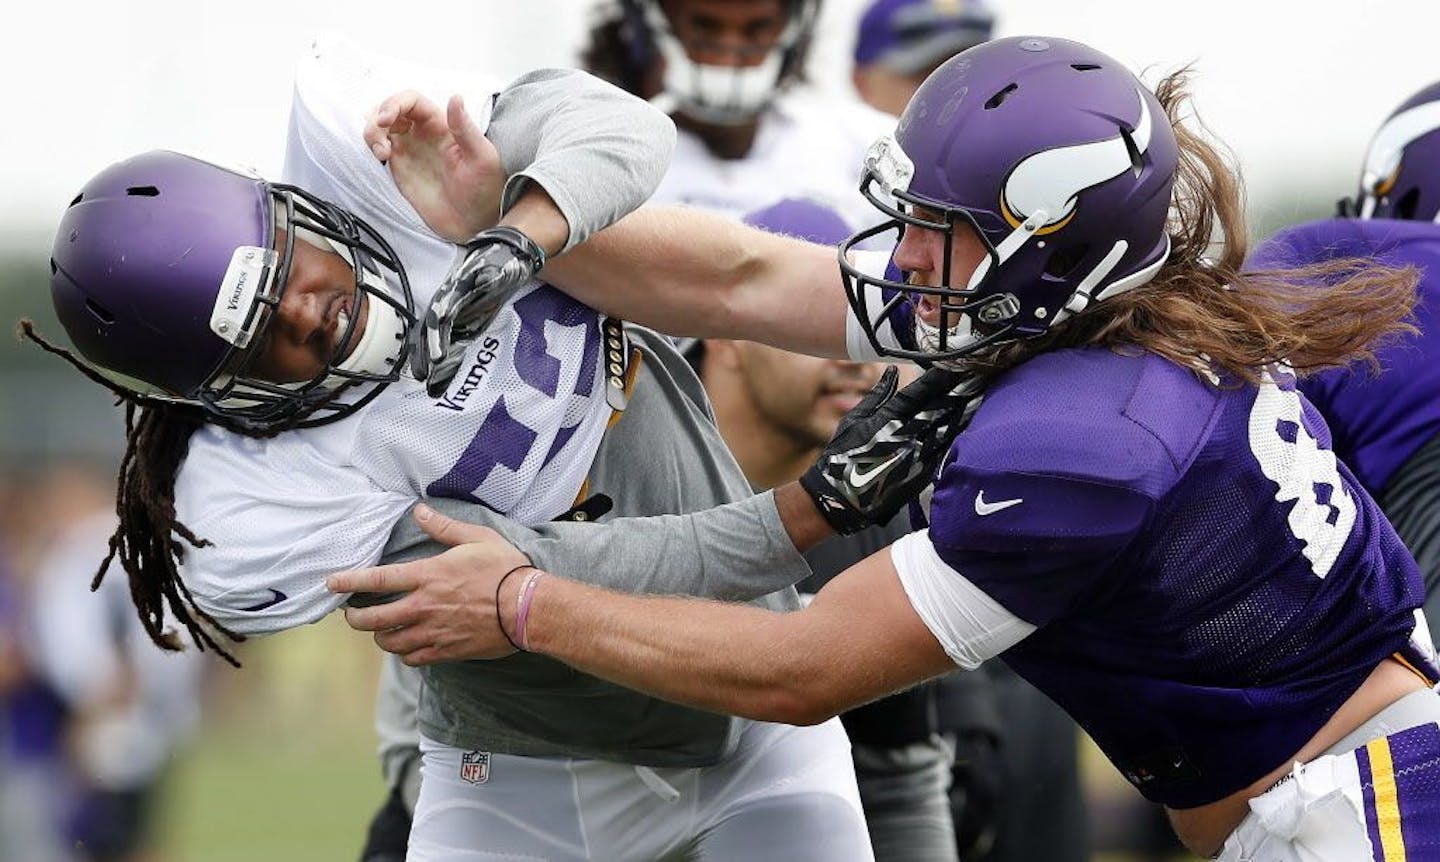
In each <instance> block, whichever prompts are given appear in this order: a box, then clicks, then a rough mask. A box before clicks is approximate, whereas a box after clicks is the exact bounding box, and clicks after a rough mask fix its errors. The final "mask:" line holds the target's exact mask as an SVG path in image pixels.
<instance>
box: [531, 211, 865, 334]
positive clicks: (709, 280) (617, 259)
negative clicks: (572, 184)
mask: <svg viewBox="0 0 1440 862" xmlns="http://www.w3.org/2000/svg"><path fill="white" fill-rule="evenodd" d="M543 277H544V278H545V280H546V281H548V282H550V283H551V284H554V285H555V286H556V287H559V288H560V289H561V290H564V291H566V292H567V293H570V294H571V295H572V296H574V297H576V298H577V299H580V300H581V301H582V302H585V303H586V304H587V305H590V306H592V307H594V308H597V309H600V310H601V311H604V312H606V313H608V314H614V315H617V316H619V317H623V318H625V319H627V320H633V321H635V322H637V323H640V324H643V325H645V326H649V327H652V328H654V329H658V330H660V331H662V332H666V333H669V334H672V335H692V336H695V337H700V338H734V339H744V340H748V341H759V342H762V343H765V344H770V345H772V346H775V347H780V348H782V349H785V350H793V351H797V352H802V353H810V354H813V355H817V356H844V355H845V309H846V303H845V296H844V291H843V288H842V286H841V283H840V274H839V268H838V267H837V266H836V264H835V252H834V250H833V249H830V248H828V247H826V246H819V245H814V244H811V243H806V242H801V241H800V240H796V239H791V238H788V237H781V236H776V235H773V234H767V233H765V232H763V231H759V230H755V229H753V228H749V227H746V226H745V225H742V224H739V223H737V222H733V221H731V220H729V219H726V218H724V217H721V216H718V215H714V214H711V213H705V212H702V211H700V210H697V209H693V208H688V207H651V206H645V207H641V208H640V209H638V210H636V211H635V212H634V213H631V214H630V215H629V216H627V217H625V218H623V219H621V220H620V221H619V222H616V223H615V224H614V225H612V226H611V227H609V228H607V229H605V230H603V231H601V232H600V233H598V234H596V235H595V236H593V237H591V238H590V240H589V241H587V242H586V243H585V244H584V245H582V246H579V247H577V248H575V249H573V250H572V251H571V252H569V253H568V254H566V255H564V256H563V257H559V258H556V259H555V260H554V261H553V262H551V263H550V264H549V265H547V266H546V267H545V270H544V272H543Z"/></svg>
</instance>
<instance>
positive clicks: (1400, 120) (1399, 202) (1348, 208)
mask: <svg viewBox="0 0 1440 862" xmlns="http://www.w3.org/2000/svg"><path fill="white" fill-rule="evenodd" d="M1340 214H1341V215H1353V216H1358V217H1359V218H1396V219H1410V220H1413V221H1430V222H1433V221H1440V83H1435V84H1431V85H1430V86H1428V87H1426V88H1425V89H1423V90H1421V91H1420V92H1418V93H1416V94H1415V95H1413V96H1411V97H1410V98H1409V99H1406V100H1405V102H1404V104H1402V105H1401V106H1400V107H1398V108H1396V109H1395V111H1394V113H1392V114H1391V115H1390V116H1389V117H1387V118H1386V119H1385V122H1384V123H1382V124H1381V125H1380V129H1379V131H1377V132H1376V133H1375V137H1374V138H1372V139H1371V141H1370V147H1369V149H1368V150H1366V152H1365V165H1364V167H1363V168H1361V172H1360V192H1359V194H1358V195H1357V196H1356V199H1355V200H1354V201H1350V200H1348V199H1347V200H1343V201H1341V202H1340Z"/></svg>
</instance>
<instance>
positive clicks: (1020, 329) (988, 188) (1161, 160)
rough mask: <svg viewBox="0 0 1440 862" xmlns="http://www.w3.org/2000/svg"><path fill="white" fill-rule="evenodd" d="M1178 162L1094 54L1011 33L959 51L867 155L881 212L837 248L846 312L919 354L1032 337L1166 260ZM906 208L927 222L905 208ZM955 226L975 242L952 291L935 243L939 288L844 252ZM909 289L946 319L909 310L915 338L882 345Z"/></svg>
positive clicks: (1126, 86) (1120, 80) (1140, 90)
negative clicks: (899, 234) (885, 236)
mask: <svg viewBox="0 0 1440 862" xmlns="http://www.w3.org/2000/svg"><path fill="white" fill-rule="evenodd" d="M1178 161H1179V147H1178V145H1177V144H1176V140H1175V134H1174V130H1173V129H1171V127H1170V122H1169V118H1168V117H1167V116H1166V114H1165V111H1164V109H1163V108H1162V107H1161V105H1160V103H1159V101H1158V100H1157V99H1156V98H1155V96H1154V94H1152V93H1151V92H1150V90H1149V89H1148V88H1146V87H1145V85H1144V84H1142V83H1141V82H1140V81H1139V80H1138V79H1137V78H1136V77H1135V75H1134V74H1132V73H1131V72H1130V71H1129V70H1128V69H1126V68H1125V67H1124V66H1123V65H1121V64H1120V63H1119V62H1118V61H1116V60H1114V59H1112V58H1111V57H1108V56H1106V55H1105V54H1102V53H1100V52H1099V51H1096V50H1094V49H1093V48H1090V47H1088V46H1085V45H1082V44H1080V43H1078V42H1071V41H1068V40H1065V39H1051V38H1036V37H1014V38H1008V39H998V40H994V41H991V42H986V43H984V44H981V45H978V46H976V47H974V48H971V49H969V50H967V51H965V52H963V53H961V54H958V55H956V56H955V57H953V58H951V59H950V60H948V61H947V62H946V63H944V64H943V65H942V66H940V67H939V68H938V69H936V70H935V72H934V73H933V74H932V75H930V77H929V78H927V79H926V80H925V83H924V84H923V85H921V87H920V89H919V90H918V91H916V93H915V95H914V96H913V97H912V98H911V100H910V103H909V105H908V106H907V107H906V109H905V112H904V113H903V114H902V115H901V116H900V122H899V125H898V127H897V129H896V134H895V136H894V137H893V138H891V137H888V136H887V137H885V138H882V139H881V140H880V141H877V142H876V144H875V145H874V146H873V147H872V148H871V150H870V153H869V154H868V155H867V156H866V158H865V167H864V174H863V178H862V180H861V192H862V193H863V194H864V195H865V196H866V197H867V198H868V199H869V200H870V202H871V203H872V204H874V205H875V206H876V207H877V208H879V209H880V210H881V211H882V212H884V213H885V214H886V215H888V216H889V217H890V220H889V221H886V222H884V223H882V224H880V225H877V226H875V227H873V228H870V229H869V230H866V231H862V232H861V233H859V234H856V235H855V236H853V237H851V238H850V239H849V240H847V241H846V242H845V243H843V244H842V245H841V254H840V265H841V269H842V271H843V274H844V280H845V283H846V292H847V293H848V294H849V297H850V301H851V304H852V306H853V307H854V310H855V312H856V315H857V317H858V318H859V320H860V322H861V324H862V326H863V327H864V328H865V330H866V332H867V333H868V335H869V336H870V339H871V342H872V343H873V344H874V345H875V347H876V349H877V350H879V351H880V352H881V353H882V354H888V355H893V356H902V357H905V358H910V359H918V360H922V361H940V360H946V359H954V358H957V357H960V356H964V355H965V354H968V353H972V352H974V351H975V350H977V349H979V348H981V347H983V346H986V345H989V344H995V343H998V342H1001V341H1008V340H1013V339H1017V338H1025V337H1030V336H1035V335H1039V334H1041V333H1043V332H1045V331H1046V330H1047V329H1048V328H1049V327H1051V326H1053V325H1055V324H1057V323H1060V322H1061V321H1063V320H1065V319H1066V318H1068V317H1070V316H1071V315H1073V314H1076V313H1079V312H1080V311H1083V310H1084V309H1085V308H1086V307H1088V306H1089V305H1091V304H1093V303H1095V302H1098V301H1101V300H1104V299H1106V298H1108V297H1111V296H1114V295H1116V294H1118V293H1121V292H1122V291H1126V290H1130V289H1132V288H1135V287H1137V286H1139V285H1141V284H1144V283H1145V282H1147V281H1149V280H1150V279H1151V278H1153V277H1154V275H1155V273H1156V272H1157V271H1158V270H1159V269H1160V267H1161V265H1163V264H1164V263H1165V260H1166V258H1167V257H1168V255H1169V249H1170V241H1169V237H1168V235H1167V234H1166V229H1165V228H1166V221H1167V218H1168V215H1169V210H1170V192H1171V188H1172V186H1173V184H1174V180H1175V173H1176V168H1177V166H1178ZM917 205H918V206H923V207H925V208H926V209H928V210H930V211H931V212H933V213H935V214H936V217H935V218H934V219H933V220H927V219H922V218H919V217H917V216H916V215H915V214H914V212H913V207H915V206H917ZM960 222H967V223H969V224H970V225H971V226H973V227H974V228H975V230H976V232H977V233H978V234H979V236H980V238H981V239H982V241H983V242H984V244H985V247H986V251H987V252H988V257H986V258H985V259H983V260H982V261H981V262H980V265H979V266H978V267H977V268H976V270H975V272H974V274H973V275H971V277H970V278H969V279H968V280H967V281H966V282H965V283H963V284H960V285H954V286H952V285H951V276H950V255H951V250H950V244H949V243H948V242H947V244H946V247H945V259H944V266H943V271H942V272H941V282H940V286H939V287H920V286H914V287H912V286H910V285H907V284H905V283H904V277H903V276H904V274H903V273H901V274H900V275H901V277H900V278H873V277H869V276H866V275H865V274H863V273H861V272H860V271H859V270H857V269H856V268H855V267H853V266H851V265H850V264H849V263H848V262H847V260H846V252H848V251H849V250H851V249H852V248H854V247H856V246H857V245H860V244H861V243H864V242H865V241H866V240H869V239H870V238H871V237H874V236H877V235H879V234H881V233H883V232H885V231H888V230H895V229H899V230H902V231H903V230H916V229H921V230H936V231H942V232H944V233H946V234H947V235H949V234H950V232H951V229H952V227H953V226H954V225H957V224H959V223H960ZM891 272H892V273H893V272H894V268H893V266H892V268H891ZM888 274H890V273H887V275H888ZM914 294H930V295H933V296H935V297H936V298H937V300H938V301H939V303H940V306H941V309H942V311H943V312H946V316H945V317H944V320H947V321H949V322H950V325H949V326H948V327H946V328H939V327H933V326H927V325H926V324H924V322H923V321H921V320H920V318H919V316H918V315H915V316H914V319H915V344H914V347H913V348H909V347H905V348H895V347H893V346H886V345H885V344H884V343H882V341H881V339H880V338H878V337H877V335H876V331H877V329H878V328H879V327H880V326H881V325H882V324H883V323H884V322H885V321H887V320H889V321H892V322H893V321H895V320H896V319H897V317H904V316H905V314H903V312H906V311H907V309H906V308H905V306H906V305H907V304H908V303H909V302H910V301H911V300H910V297H911V296H913V295H914ZM897 312H902V314H897Z"/></svg>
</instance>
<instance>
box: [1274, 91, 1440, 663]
mask: <svg viewBox="0 0 1440 862" xmlns="http://www.w3.org/2000/svg"><path fill="white" fill-rule="evenodd" d="M1437 220H1440V83H1432V84H1430V85H1429V86H1427V87H1424V88H1423V89H1421V90H1419V91H1417V92H1416V93H1414V94H1413V95H1411V96H1410V97H1409V98H1408V99H1406V100H1405V101H1404V102H1403V103H1401V104H1400V106H1399V107H1397V108H1396V109H1395V110H1394V111H1393V112H1391V114H1390V116H1389V117H1387V118H1386V119H1385V121H1384V122H1383V123H1382V124H1381V125H1380V128H1379V129H1378V130H1377V131H1376V133H1375V136H1374V138H1373V139H1372V140H1371V142H1370V146H1369V148H1368V150H1367V151H1366V153H1365V160H1364V164H1363V166H1362V168H1361V173H1360V184H1359V190H1358V193H1357V195H1356V197H1355V198H1354V199H1346V200H1342V201H1341V202H1340V211H1339V214H1338V216H1337V217H1335V218H1328V219H1320V220H1317V221H1311V222H1306V223H1304V224H1300V225H1295V226H1293V227H1290V228H1286V229H1285V230H1282V231H1280V232H1278V233H1277V234H1275V235H1274V236H1273V237H1271V238H1270V239H1269V240H1267V241H1266V242H1265V243H1263V244H1262V245H1261V246H1260V247H1258V248H1257V249H1256V250H1255V253H1254V254H1253V255H1252V256H1251V259H1250V262H1249V266H1250V268H1252V269H1256V270H1260V269H1269V268H1276V267H1285V266H1299V265H1303V264H1312V263H1323V262H1325V261H1330V260H1337V259H1340V258H1346V257H1366V258H1374V259H1377V260H1379V261H1381V262H1384V263H1387V264H1390V265H1393V266H1412V267H1415V268H1416V269H1417V270H1419V272H1420V274H1421V281H1420V292H1421V296H1422V302H1421V303H1420V304H1419V305H1418V306H1417V307H1416V309H1415V323H1416V324H1417V326H1418V327H1419V330H1420V332H1419V334H1418V336H1417V337H1415V338H1405V339H1399V340H1396V341H1394V342H1392V343H1391V344H1390V345H1389V346H1387V347H1386V348H1385V349H1384V350H1382V351H1381V352H1380V354H1379V364H1380V369H1379V370H1380V372H1381V373H1379V374H1378V375H1377V374H1374V373H1370V369H1367V368H1363V367H1357V368H1348V369H1337V370H1334V371H1327V372H1325V373H1322V374H1317V375H1315V376H1313V377H1310V378H1306V379H1303V380H1301V382H1300V388H1301V390H1302V391H1303V392H1304V393H1305V395H1306V397H1307V398H1309V399H1310V401H1311V402H1312V403H1313V404H1314V405H1315V406H1316V408H1318V409H1319V410H1320V412H1321V413H1323V414H1324V416H1325V420H1326V422H1328V423H1329V425H1330V430H1331V432H1332V433H1333V434H1334V435H1335V453H1336V454H1337V455H1339V456H1340V458H1341V460H1343V461H1344V462H1345V464H1346V465H1348V466H1349V467H1350V469H1351V470H1352V471H1353V472H1354V474H1355V477H1356V478H1357V479H1358V480H1359V481H1360V483H1361V484H1362V485H1364V486H1365V489H1366V490H1367V491H1369V492H1370V493H1371V495H1372V496H1374V497H1375V500H1376V502H1377V503H1379V504H1380V508H1381V509H1382V510H1383V511H1384V512H1385V516H1386V517H1387V518H1389V519H1390V522H1391V523H1392V524H1394V525H1395V531H1396V532H1397V533H1399V534H1400V538H1401V539H1402V540H1403V541H1404V542H1405V545H1406V547H1408V548H1409V549H1410V552H1411V553H1412V554H1414V555H1415V559H1416V561H1417V562H1418V563H1419V564H1420V570H1421V572H1422V573H1423V574H1424V576H1425V596H1426V598H1425V607H1424V610H1425V616H1426V618H1427V620H1428V622H1429V626H1430V632H1431V636H1432V638H1434V637H1435V635H1436V633H1437V631H1440V629H1437V626H1440V322H1437V320H1436V315H1437V314H1440V224H1437V223H1436V222H1437Z"/></svg>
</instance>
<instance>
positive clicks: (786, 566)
mask: <svg viewBox="0 0 1440 862" xmlns="http://www.w3.org/2000/svg"><path fill="white" fill-rule="evenodd" d="M426 502H427V503H429V504H430V505H431V506H432V507H433V508H435V509H437V510H439V511H441V512H444V513H445V514H447V515H450V516H451V517H453V518H458V519H461V520H466V521H470V522H472V523H476V524H481V525H483V526H486V527H490V528H491V529H493V530H495V531H496V532H498V533H500V534H501V535H503V536H504V537H505V538H506V539H508V540H509V541H510V542H511V543H512V544H514V545H515V546H516V547H518V548H519V549H520V550H521V551H522V552H524V553H525V554H526V555H528V556H529V557H530V559H531V561H532V562H534V563H535V565H537V566H539V567H541V568H543V569H545V570H546V571H551V572H554V573H556V574H559V575H564V576H565V577H568V578H573V579H575V580H578V581H584V582H586V583H590V584H595V585H597V586H601V587H607V588H609V589H614V590H623V591H625V592H631V593H662V594H683V595H691V596H701V597H704V598H713V599H722V600H726V601H748V600H750V599H754V598H758V597H760V596H763V595H767V594H769V593H773V592H775V591H777V590H781V589H784V588H785V587H788V586H790V585H792V584H794V583H796V582H797V581H799V580H801V579H802V578H804V577H806V576H807V575H809V574H810V568H809V566H807V565H806V563H805V558H804V557H802V556H801V555H800V553H799V552H798V551H796V550H795V546H794V545H793V544H792V543H791V541H790V536H789V534H788V533H786V532H785V527H784V525H783V524H782V523H781V521H780V514H779V512H778V511H777V510H776V508H775V496H774V494H773V493H770V492H766V493H764V494H757V495H755V496H753V497H749V498H746V499H744V500H740V501H739V502H735V503H729V504H727V505H724V506H719V507H716V508H714V509H707V510H705V511H703V512H693V513H690V514H686V515H657V516H654V517H649V518H616V519H615V520H613V521H609V522H607V523H603V524H589V523H575V522H570V521H557V522H552V523H548V524H543V525H541V526H539V527H536V528H534V529H530V528H526V527H522V526H520V525H519V524H516V523H514V522H512V521H508V520H506V519H505V518H504V517H502V516H500V515H498V514H496V513H494V512H491V511H489V510H487V509H484V508H482V507H480V506H474V505H471V504H468V503H463V502H458V501H455V500H444V499H432V500H427V501H426ZM441 550H444V549H443V548H441V547H439V546H438V545H436V543H434V542H432V541H430V539H429V537H428V536H426V535H425V534H424V533H422V532H420V530H419V528H418V527H417V526H416V525H415V522H414V519H412V518H408V517H407V518H402V519H401V520H400V524H399V525H398V526H397V527H396V529H395V532H394V533H393V534H392V535H391V539H390V544H389V546H388V547H387V548H386V557H385V562H387V563H391V562H400V561H402V560H409V559H416V558H419V557H426V556H431V555H434V554H436V553H439V552H440V551H441Z"/></svg>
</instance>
